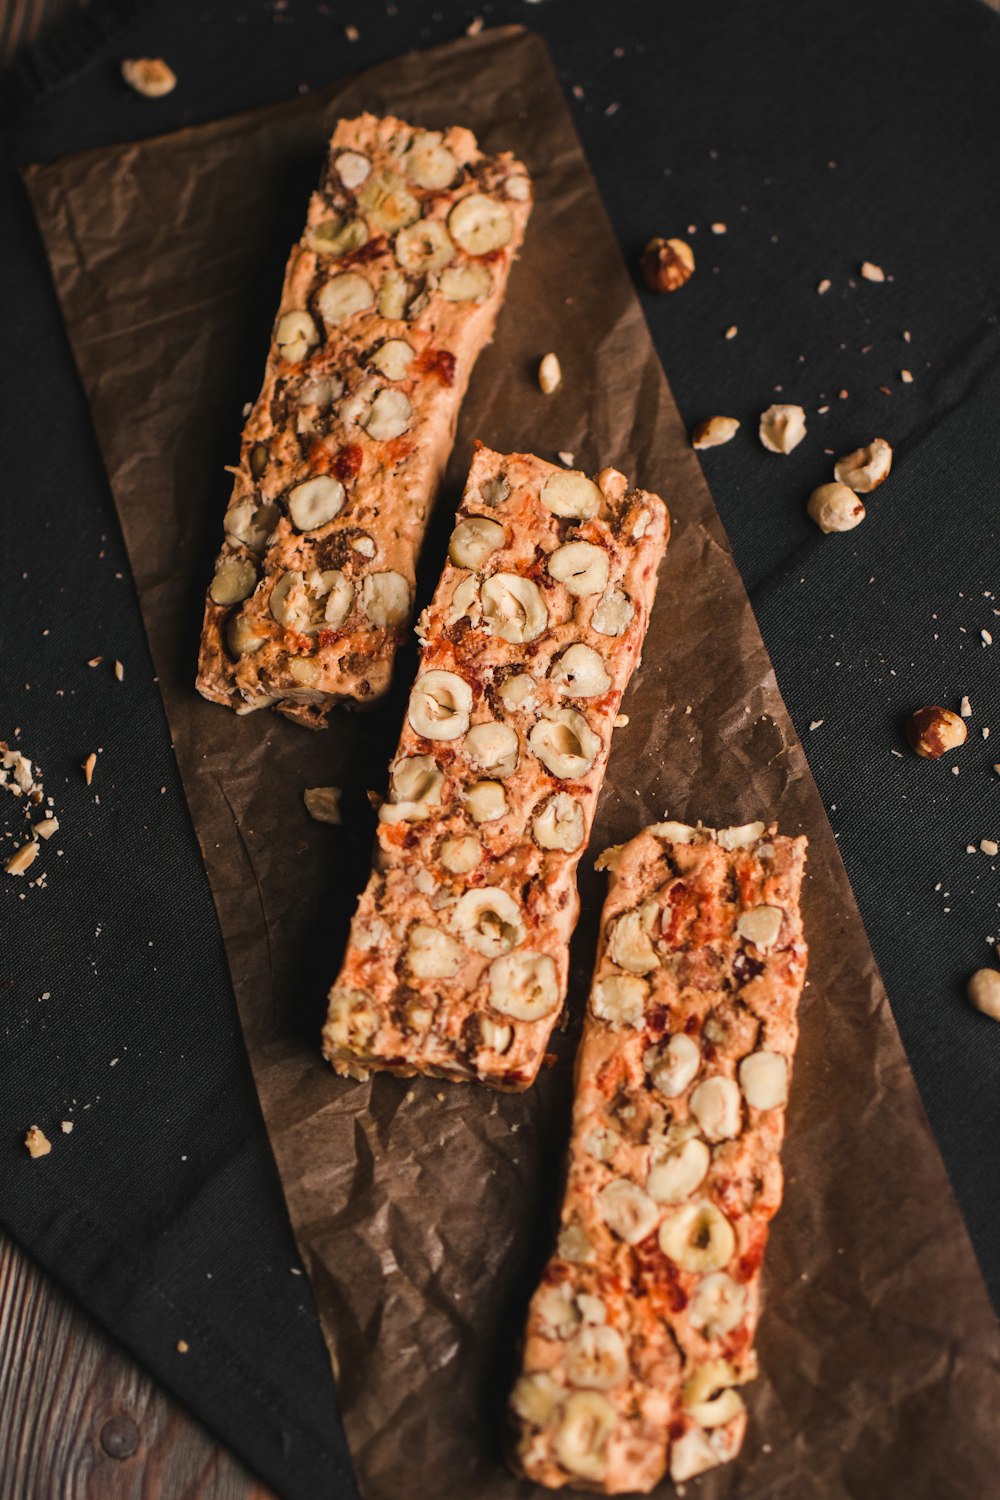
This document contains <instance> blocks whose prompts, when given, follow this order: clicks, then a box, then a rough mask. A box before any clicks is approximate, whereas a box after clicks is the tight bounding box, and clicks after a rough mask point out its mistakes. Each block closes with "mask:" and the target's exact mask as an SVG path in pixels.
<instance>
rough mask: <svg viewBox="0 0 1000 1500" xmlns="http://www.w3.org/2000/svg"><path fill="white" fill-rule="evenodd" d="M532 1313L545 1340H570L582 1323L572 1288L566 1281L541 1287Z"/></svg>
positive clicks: (533, 1304)
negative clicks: (539, 1324)
mask: <svg viewBox="0 0 1000 1500" xmlns="http://www.w3.org/2000/svg"><path fill="white" fill-rule="evenodd" d="M532 1312H533V1313H534V1315H535V1316H536V1317H537V1318H538V1320H539V1322H540V1323H541V1325H542V1329H541V1331H542V1334H543V1335H544V1337H545V1338H551V1339H568V1338H572V1336H573V1334H574V1333H575V1332H576V1330H577V1329H578V1328H579V1326H580V1323H581V1321H582V1320H581V1317H580V1313H579V1310H578V1308H577V1305H576V1298H575V1297H574V1295H573V1288H572V1287H571V1286H570V1284H569V1283H568V1282H566V1281H559V1282H555V1283H551V1284H549V1285H548V1286H543V1287H541V1288H540V1290H539V1291H538V1292H537V1294H536V1295H535V1298H534V1301H533V1303H532Z"/></svg>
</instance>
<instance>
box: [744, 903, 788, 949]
mask: <svg viewBox="0 0 1000 1500" xmlns="http://www.w3.org/2000/svg"><path fill="white" fill-rule="evenodd" d="M783 917H784V912H783V911H782V909H781V907H780V906H752V907H751V908H750V910H749V911H745V912H741V913H740V915H739V917H738V919H737V922H736V931H737V932H738V933H739V935H740V937H741V938H746V940H747V942H748V943H753V944H754V946H755V947H757V948H759V949H760V951H761V952H762V953H767V952H768V951H769V950H770V949H771V948H773V947H774V944H775V943H776V942H777V941H778V934H779V933H780V931H781V922H782V918H783Z"/></svg>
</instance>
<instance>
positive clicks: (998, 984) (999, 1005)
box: [965, 969, 1000, 1021]
mask: <svg viewBox="0 0 1000 1500" xmlns="http://www.w3.org/2000/svg"><path fill="white" fill-rule="evenodd" d="M965 993H966V995H967V996H968V1000H969V1004H970V1005H974V1006H975V1007H976V1009H977V1010H981V1011H982V1013H983V1015H984V1016H990V1017H991V1019H992V1020H994V1021H1000V969H977V970H976V972H975V974H973V976H972V978H971V979H970V980H969V982H968V984H967V985H966V987H965Z"/></svg>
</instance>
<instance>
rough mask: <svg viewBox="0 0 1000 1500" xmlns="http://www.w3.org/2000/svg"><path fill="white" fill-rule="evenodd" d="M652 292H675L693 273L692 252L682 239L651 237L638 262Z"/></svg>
mask: <svg viewBox="0 0 1000 1500" xmlns="http://www.w3.org/2000/svg"><path fill="white" fill-rule="evenodd" d="M639 267H640V270H641V271H642V274H643V277H644V279H645V282H646V285H647V286H648V287H649V289H650V291H653V292H676V291H677V290H678V289H679V288H680V287H682V286H683V285H684V283H685V282H686V281H690V279H691V277H692V276H693V275H694V252H693V250H692V249H691V246H690V245H689V244H687V243H686V242H685V241H684V240H678V239H671V240H664V239H652V240H650V241H649V244H648V245H647V246H646V248H645V250H644V251H643V252H642V258H641V260H640V262H639Z"/></svg>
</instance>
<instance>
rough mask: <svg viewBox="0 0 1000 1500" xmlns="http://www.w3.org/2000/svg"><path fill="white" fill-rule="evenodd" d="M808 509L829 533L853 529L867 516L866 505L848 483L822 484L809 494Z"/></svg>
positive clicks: (820, 525)
mask: <svg viewBox="0 0 1000 1500" xmlns="http://www.w3.org/2000/svg"><path fill="white" fill-rule="evenodd" d="M806 511H807V513H808V514H809V515H810V516H811V517H812V519H813V520H814V521H815V522H816V525H817V526H818V527H819V529H820V531H824V532H826V533H827V535H829V533H830V532H832V531H853V530H854V528H855V526H860V525H861V522H862V521H863V520H864V518H865V508H864V505H863V504H862V503H861V501H860V500H859V499H858V497H857V495H856V494H855V493H854V491H853V490H852V489H849V488H848V487H847V485H846V484H821V485H820V486H819V488H818V489H815V490H813V492H812V494H811V495H810V496H809V501H808V504H807V505H806Z"/></svg>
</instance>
